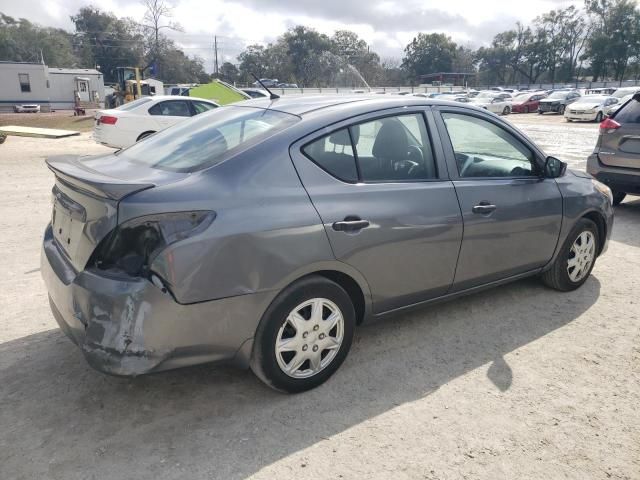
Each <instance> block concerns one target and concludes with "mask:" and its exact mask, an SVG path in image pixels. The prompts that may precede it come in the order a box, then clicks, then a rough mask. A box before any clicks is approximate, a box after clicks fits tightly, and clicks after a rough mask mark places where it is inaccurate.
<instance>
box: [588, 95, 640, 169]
mask: <svg viewBox="0 0 640 480" xmlns="http://www.w3.org/2000/svg"><path fill="white" fill-rule="evenodd" d="M611 118H612V119H613V120H614V121H616V122H617V123H619V124H620V127H618V128H616V129H612V130H605V131H602V130H601V131H600V138H599V140H600V141H599V150H598V158H599V159H600V162H602V163H603V164H604V165H607V166H610V167H621V168H633V169H640V95H638V94H636V95H634V96H633V98H632V99H631V100H629V101H628V102H627V103H625V104H624V105H623V106H622V107H621V108H620V109H618V110H617V111H616V112H615V113H614V114H613V116H612V117H611Z"/></svg>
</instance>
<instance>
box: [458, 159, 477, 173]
mask: <svg viewBox="0 0 640 480" xmlns="http://www.w3.org/2000/svg"><path fill="white" fill-rule="evenodd" d="M466 157H467V158H466V160H465V161H464V163H463V164H462V168H461V169H460V176H461V177H464V174H465V173H466V172H467V169H468V168H469V167H470V166H471V165H473V164H474V163H476V162H477V161H478V159H477V158H476V157H472V156H471V155H467V156H466Z"/></svg>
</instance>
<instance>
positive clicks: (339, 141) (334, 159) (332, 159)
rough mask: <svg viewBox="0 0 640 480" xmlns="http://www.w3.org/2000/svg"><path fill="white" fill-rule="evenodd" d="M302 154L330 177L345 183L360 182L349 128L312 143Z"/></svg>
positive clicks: (303, 149)
mask: <svg viewBox="0 0 640 480" xmlns="http://www.w3.org/2000/svg"><path fill="white" fill-rule="evenodd" d="M302 153H304V154H305V155H306V156H307V157H308V158H310V159H311V160H313V162H314V163H315V164H317V165H318V166H319V167H320V168H322V169H323V170H325V171H326V172H327V173H329V174H330V175H333V176H334V177H336V178H338V179H340V180H342V181H344V182H350V183H354V182H357V181H358V170H357V167H356V158H355V156H354V154H353V147H352V145H351V137H350V136H349V130H348V129H347V128H343V129H342V130H338V131H337V132H333V133H332V134H330V135H327V136H325V137H322V138H320V139H318V140H316V141H314V142H311V143H310V144H308V145H306V146H305V147H303V148H302Z"/></svg>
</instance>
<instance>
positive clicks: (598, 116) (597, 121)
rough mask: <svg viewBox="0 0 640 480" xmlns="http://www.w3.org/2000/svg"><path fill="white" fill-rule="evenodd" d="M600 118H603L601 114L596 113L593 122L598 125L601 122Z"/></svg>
mask: <svg viewBox="0 0 640 480" xmlns="http://www.w3.org/2000/svg"><path fill="white" fill-rule="evenodd" d="M602 117H603V115H602V112H598V114H597V115H596V119H595V122H596V123H600V122H601V121H602Z"/></svg>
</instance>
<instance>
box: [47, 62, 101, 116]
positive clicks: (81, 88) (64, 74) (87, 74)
mask: <svg viewBox="0 0 640 480" xmlns="http://www.w3.org/2000/svg"><path fill="white" fill-rule="evenodd" d="M49 84H50V86H51V88H50V89H49V90H50V92H49V97H50V99H51V100H50V103H51V108H53V109H55V110H68V109H72V108H73V107H74V105H75V96H76V94H77V96H78V97H79V100H80V103H81V104H82V105H84V106H86V107H88V108H99V107H101V106H103V105H104V79H103V77H102V73H100V72H99V71H98V70H94V69H91V68H54V67H49ZM76 92H77V93H76Z"/></svg>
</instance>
